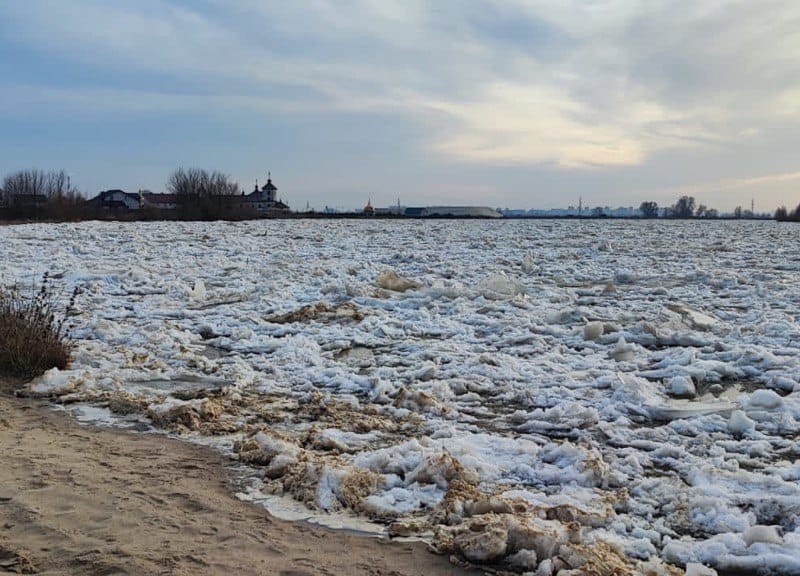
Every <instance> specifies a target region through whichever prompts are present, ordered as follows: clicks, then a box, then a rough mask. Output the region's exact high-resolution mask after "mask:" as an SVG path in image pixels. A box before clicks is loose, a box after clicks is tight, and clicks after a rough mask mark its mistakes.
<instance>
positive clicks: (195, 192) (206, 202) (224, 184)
mask: <svg viewBox="0 0 800 576" xmlns="http://www.w3.org/2000/svg"><path fill="white" fill-rule="evenodd" d="M167 190H169V191H170V192H171V193H173V194H175V195H176V196H177V204H178V211H179V213H180V217H182V218H187V219H203V220H208V219H214V218H222V217H225V216H227V215H229V214H230V213H232V212H234V211H235V210H236V206H235V205H234V204H235V203H234V202H232V201H231V200H232V198H231V197H232V196H234V195H237V194H239V191H240V190H239V185H238V184H237V183H236V182H234V181H232V180H231V178H230V176H228V175H227V174H223V173H222V172H218V171H217V170H214V171H211V172H209V171H207V170H203V169H202V168H178V169H177V170H175V171H174V172H173V173H172V174H170V177H169V180H167Z"/></svg>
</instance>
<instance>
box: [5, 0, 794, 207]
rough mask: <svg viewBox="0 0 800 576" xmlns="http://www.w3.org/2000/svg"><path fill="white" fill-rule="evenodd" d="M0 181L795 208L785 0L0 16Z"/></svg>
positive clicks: (278, 6)
mask: <svg viewBox="0 0 800 576" xmlns="http://www.w3.org/2000/svg"><path fill="white" fill-rule="evenodd" d="M0 54H1V55H2V57H1V58H0V177H2V176H4V175H7V174H9V173H12V172H14V171H16V170H20V169H27V168H39V169H43V170H51V169H55V170H61V169H63V170H66V171H67V172H68V173H69V174H70V177H71V179H72V183H73V184H74V185H75V186H77V187H78V188H79V189H80V190H81V191H82V192H83V193H84V194H85V195H87V196H93V195H95V194H96V193H97V192H99V191H100V190H104V189H109V188H122V189H124V190H128V191H136V190H138V189H149V190H153V191H156V192H160V191H164V190H165V187H166V182H167V179H168V177H169V175H170V173H171V172H172V171H173V170H175V169H176V168H178V167H200V168H205V169H208V170H219V171H221V172H224V173H226V174H229V175H230V176H231V177H232V178H233V179H234V180H236V181H238V182H239V183H240V185H241V186H242V188H244V189H245V190H247V191H249V190H251V189H252V187H253V186H254V184H255V182H256V180H258V181H259V183H261V184H263V183H264V181H265V180H266V177H267V172H268V171H271V173H272V177H273V182H274V183H275V184H276V185H277V186H278V196H279V197H281V198H282V199H283V200H284V201H285V202H287V203H288V204H289V205H290V206H291V207H292V208H297V209H302V208H305V207H306V205H309V206H311V207H313V208H322V207H324V206H330V207H337V208H345V209H351V208H357V207H362V206H364V205H365V204H366V203H367V201H368V200H371V202H372V204H373V205H374V206H386V205H390V204H396V203H397V202H398V201H399V202H400V203H402V204H403V205H441V204H463V205H487V206H492V207H508V208H526V209H527V208H552V207H566V206H568V205H577V204H578V201H579V198H582V201H583V205H584V206H638V205H639V204H640V203H641V202H642V201H645V200H647V201H655V202H657V203H658V204H659V205H662V206H666V205H671V204H673V203H674V202H675V201H676V200H677V198H678V197H680V196H682V195H690V196H694V197H695V198H696V199H697V202H698V204H706V205H708V206H710V207H715V208H718V209H720V210H723V211H724V210H731V209H733V208H734V207H735V206H737V205H741V206H743V207H745V208H749V206H750V203H751V201H753V202H754V203H755V207H756V210H757V211H759V210H763V211H773V210H774V209H775V208H776V207H778V206H780V205H786V206H788V207H793V206H796V205H797V204H798V203H800V156H798V153H797V151H798V149H800V2H797V1H796V0H743V1H727V0H686V1H684V0H670V1H665V0H591V1H590V0H585V1H578V0H338V1H327V0H292V1H283V0H271V1H267V0H236V1H235V2H230V1H228V0H193V1H189V0H183V1H181V0H111V1H108V0H70V1H69V2H62V1H59V0H25V1H22V0H0Z"/></svg>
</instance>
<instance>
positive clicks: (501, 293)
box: [478, 272, 523, 300]
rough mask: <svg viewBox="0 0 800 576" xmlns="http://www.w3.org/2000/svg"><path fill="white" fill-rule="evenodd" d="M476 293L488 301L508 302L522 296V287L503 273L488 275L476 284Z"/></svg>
mask: <svg viewBox="0 0 800 576" xmlns="http://www.w3.org/2000/svg"><path fill="white" fill-rule="evenodd" d="M478 291H479V292H480V293H481V295H482V296H483V297H484V298H487V299H489V300H510V299H511V298H514V297H515V296H517V295H519V294H522V293H523V289H522V286H520V284H519V283H518V282H515V281H514V280H511V279H510V278H509V277H508V276H506V275H505V274H504V273H503V272H495V273H492V274H489V275H488V276H487V277H486V278H484V279H483V280H481V282H480V284H478Z"/></svg>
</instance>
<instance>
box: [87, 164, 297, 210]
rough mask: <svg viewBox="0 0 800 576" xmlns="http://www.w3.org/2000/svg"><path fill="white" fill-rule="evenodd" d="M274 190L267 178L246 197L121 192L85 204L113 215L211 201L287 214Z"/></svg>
mask: <svg viewBox="0 0 800 576" xmlns="http://www.w3.org/2000/svg"><path fill="white" fill-rule="evenodd" d="M277 192H278V187H277V186H275V184H273V183H272V175H271V174H270V175H269V176H267V183H266V184H264V185H263V186H262V187H261V188H259V187H258V182H256V185H255V189H254V190H253V191H252V192H250V193H249V194H245V193H244V192H242V193H241V194H229V195H219V196H204V195H201V193H200V192H198V196H197V197H192V196H188V195H187V196H186V197H181V196H180V195H178V194H160V193H158V194H157V193H155V192H147V191H142V190H140V191H139V192H135V193H134V192H125V191H123V190H105V191H103V192H100V193H99V194H98V195H97V196H95V197H94V198H91V199H90V200H88V203H89V204H90V205H92V206H94V207H96V208H100V209H104V210H113V211H136V210H147V209H150V210H175V209H177V208H178V207H179V206H180V205H181V203H182V202H187V203H189V202H192V201H195V200H197V201H199V200H200V199H202V201H211V202H213V203H216V204H219V205H220V206H222V207H224V208H226V209H228V210H232V211H241V212H244V213H249V214H258V215H276V214H282V213H288V212H289V206H288V205H287V204H285V203H284V202H283V201H282V200H280V199H278V197H277Z"/></svg>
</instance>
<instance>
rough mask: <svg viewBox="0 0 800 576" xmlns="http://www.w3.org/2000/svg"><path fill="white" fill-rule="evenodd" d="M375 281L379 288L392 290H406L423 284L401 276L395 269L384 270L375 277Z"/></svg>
mask: <svg viewBox="0 0 800 576" xmlns="http://www.w3.org/2000/svg"><path fill="white" fill-rule="evenodd" d="M375 283H376V284H377V285H378V287H379V288H383V289H384V290H391V291H393V292H405V291H406V290H412V289H414V288H419V287H420V286H422V284H420V283H419V282H417V281H415V280H411V279H410V278H405V277H404V276H400V275H399V274H398V273H397V272H395V271H394V270H383V271H382V272H380V273H379V274H378V276H377V278H375Z"/></svg>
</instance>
